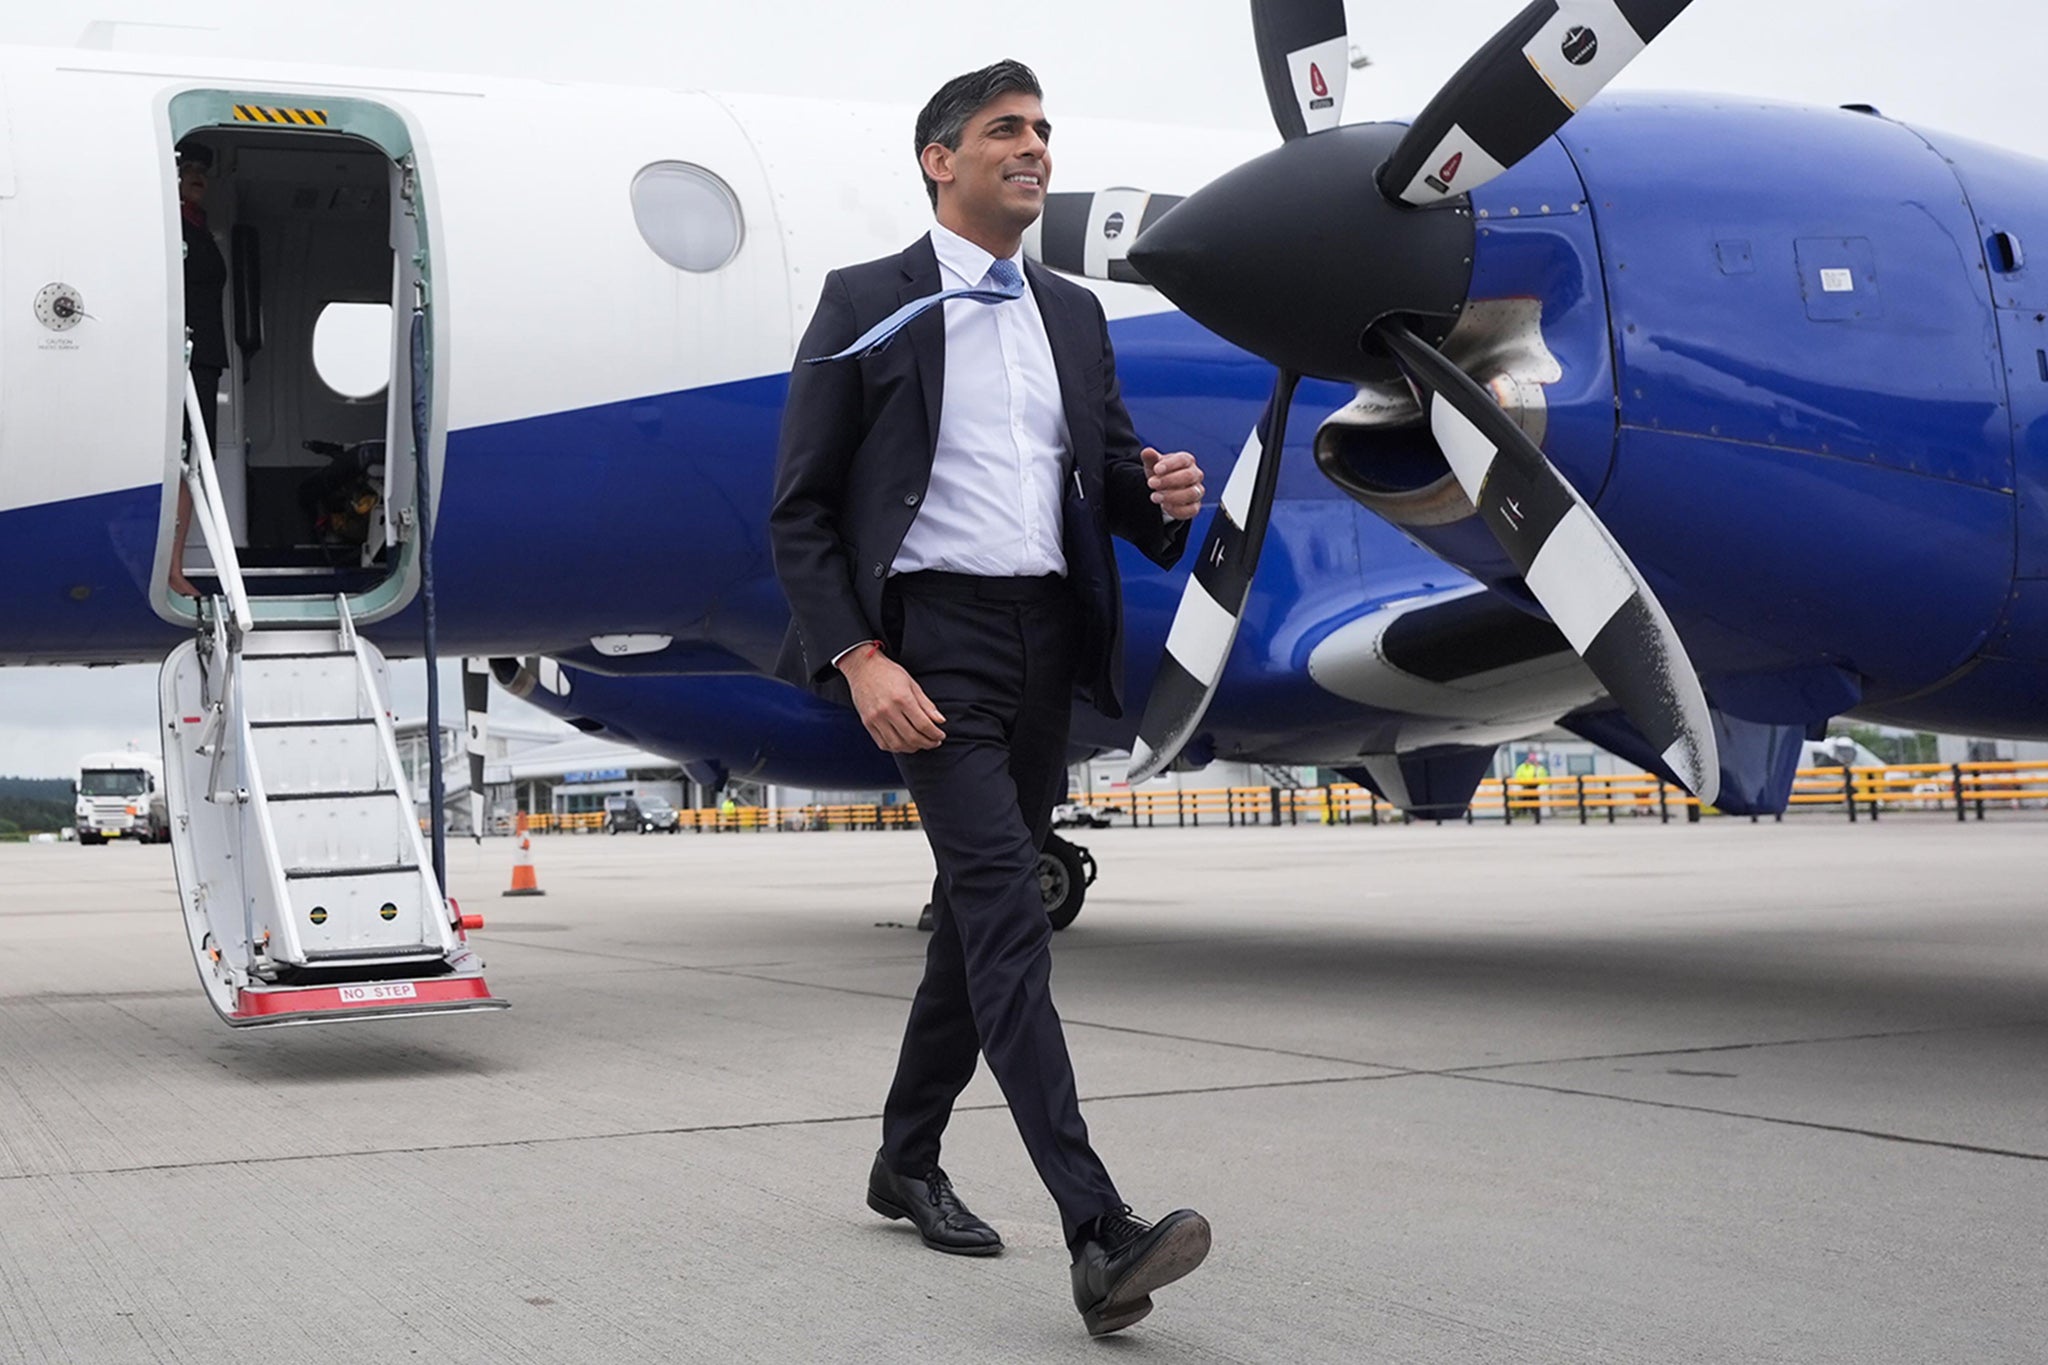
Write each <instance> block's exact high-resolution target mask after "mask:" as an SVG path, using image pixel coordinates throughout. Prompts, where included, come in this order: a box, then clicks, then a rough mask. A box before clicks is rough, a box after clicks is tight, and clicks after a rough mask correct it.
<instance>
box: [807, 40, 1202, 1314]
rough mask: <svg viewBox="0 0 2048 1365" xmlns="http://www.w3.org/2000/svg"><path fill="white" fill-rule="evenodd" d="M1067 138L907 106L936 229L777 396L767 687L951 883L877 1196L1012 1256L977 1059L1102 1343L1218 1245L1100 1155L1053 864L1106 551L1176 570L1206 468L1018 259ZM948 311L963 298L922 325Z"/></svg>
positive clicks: (862, 296)
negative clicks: (1143, 414) (778, 596)
mask: <svg viewBox="0 0 2048 1365" xmlns="http://www.w3.org/2000/svg"><path fill="white" fill-rule="evenodd" d="M1051 132H1052V128H1051V125H1050V124H1049V123H1048V122H1047V121H1046V118H1045V113H1044V109H1043V106H1042V103H1041V94H1040V90H1039V86H1038V81H1037V79H1036V78H1035V77H1034V76H1033V75H1032V74H1031V72H1030V71H1029V69H1027V68H1025V67H1024V66H1022V65H1020V64H1018V63H1016V62H998V63H997V64H995V65H994V66H991V67H987V68H985V69H983V70H981V71H975V72H970V73H969V74H967V75H965V76H961V77H958V78H957V79H955V80H952V81H949V82H947V83H946V85H945V86H943V87H941V89H940V90H939V92H938V93H937V94H935V95H934V96H933V97H932V99H931V101H930V103H928V104H927V105H926V106H925V108H924V110H923V112H922V113H920V114H919V116H918V120H917V128H916V142H917V153H918V164H919V167H920V169H921V171H922V172H923V175H924V181H925V188H926V192H927V194H928V195H929V196H930V197H931V200H932V204H933V208H934V210H935V213H936V218H937V222H936V224H935V225H934V226H933V228H932V231H931V233H930V235H929V236H926V237H922V238H920V239H919V240H918V241H916V242H915V243H913V244H912V245H911V246H910V247H909V248H908V249H906V250H904V251H903V252H901V253H900V254H898V255H895V256H890V257H885V258H883V259H881V260H878V261H870V262H868V263H866V264H863V265H856V266H849V267H847V268H845V269H842V270H836V271H833V272H832V273H831V274H830V275H829V276H827V277H826V280H825V284H824V290H823V295H822V297H821V299H820V300H819V304H818V311H817V314H816V316H815V317H814V318H813V319H812V321H811V325H810V328H809V329H808V330H807V331H806V332H805V334H804V338H803V342H802V344H801V345H800V346H799V347H798V355H799V357H801V359H800V360H799V363H798V364H797V365H796V366H795V368H794V370H793V371H792V373H791V376H790V386H789V399H788V404H787V406H786V407H785V409H784V412H783V421H782V448H781V453H780V459H779V462H778V466H777V471H776V490H775V508H774V512H773V514H772V516H771V525H772V539H773V545H774V551H775V567H776V573H777V575H778V576H779V577H780V579H781V581H782V586H783V589H784V591H785V592H786V593H787V595H788V597H789V602H790V606H791V608H792V613H793V617H794V621H793V623H792V626H791V630H790V636H789V639H788V640H787V641H786V642H785V646H784V650H783V659H782V663H781V667H780V671H781V672H782V673H783V675H784V676H785V677H787V678H789V679H790V680H792V681H795V682H799V683H802V684H804V685H806V686H809V687H811V688H813V689H814V690H816V691H818V692H819V693H821V694H822V695H825V696H829V697H834V698H836V699H839V700H842V701H846V700H850V701H851V702H852V704H853V705H854V706H855V707H856V708H857V709H858V710H859V712H860V716H861V720H862V722H863V723H864V724H865V725H866V726H867V729H868V732H869V734H871V735H872V736H873V737H874V739H875V742H876V743H877V744H878V745H880V746H881V747H882V748H883V749H885V750H887V751H889V752H890V753H893V754H895V755H896V760H897V765H898V767H899V768H900V769H901V771H902V774H903V779H904V782H905V784H906V785H907V786H908V787H909V788H910V792H911V795H912V796H913V797H914V798H915V799H916V801H917V804H918V812H919V816H920V819H921V821H922V823H923V825H924V829H925V833H926V837H927V838H928V839H929V840H930V842H931V847H932V853H933V856H934V858H935V859H936V861H937V863H938V880H937V883H936V885H935V887H934V889H933V909H934V912H935V914H934V919H935V922H934V927H933V932H932V938H931V942H930V945H929V947H928V949H927V952H926V957H925V972H924V979H923V981H922V982H921V983H920V985H919V986H918V991H917V997H916V1000H915V1001H914V1002H913V1003H912V1005H911V1009H910V1022H909V1026H908V1028H907V1029H906V1030H905V1033H904V1038H903V1050H902V1055H901V1058H900V1060H899V1061H898V1064H897V1071H896V1080H895V1083H894V1085H893V1086H892V1087H891V1089H890V1092H889V1098H888V1101H887V1103H886V1105H885V1106H884V1111H883V1120H882V1147H881V1150H880V1152H879V1153H878V1154H877V1155H876V1158H875V1164H874V1168H873V1171H872V1172H871V1173H870V1175H869V1180H868V1203H869V1205H870V1206H871V1207H872V1208H874V1209H875V1210H876V1211H877V1212H880V1213H883V1214H885V1215H887V1216H889V1217H892V1218H908V1219H910V1220H911V1221H912V1222H913V1223H915V1224H916V1226H917V1228H918V1231H919V1232H920V1234H921V1235H922V1237H923V1239H924V1242H925V1244H926V1245H927V1246H930V1247H933V1248H935V1249H937V1250H940V1251H947V1252H952V1253H955V1254H961V1255H993V1254H995V1253H997V1252H999V1251H1000V1250H1001V1249H1002V1241H1001V1238H1000V1237H999V1236H998V1235H997V1234H996V1232H995V1230H994V1229H993V1228H991V1227H989V1225H988V1224H987V1223H985V1222H983V1221H982V1220H980V1219H979V1218H977V1217H975V1216H974V1215H973V1214H972V1213H971V1212H969V1211H968V1209H967V1207H966V1206H965V1205H964V1204H963V1203H962V1202H961V1201H960V1198H959V1196H958V1195H957V1194H956V1193H955V1192H954V1190H953V1187H952V1183H951V1181H950V1180H948V1179H947V1177H946V1175H945V1172H944V1171H943V1170H942V1169H941V1168H940V1167H939V1164H938V1159H939V1139H940V1135H941V1133H942V1132H943V1131H944V1129H945V1125H946V1120H947V1119H948V1117H949V1116H950V1115H951V1113H952V1107H953V1102H954V1100H955V1098H956V1097H957V1096H958V1095H959V1093H960V1091H961V1090H962V1089H963V1088H964V1087H965V1086H966V1084H967V1082H968V1080H969V1078H970V1077H972V1075H973V1074H974V1067H975V1058H976V1054H977V1052H979V1053H980V1054H981V1055H982V1056H985V1057H987V1058H988V1063H989V1069H990V1071H991V1072H992V1073H993V1074H994V1075H995V1078H996V1081H997V1083H998V1084H999V1085H1001V1087H1002V1090H1003V1095H1004V1097H1005V1099H1007V1101H1008V1102H1009V1106H1010V1112H1011V1115H1012V1117H1013V1118H1014V1119H1015V1120H1016V1123H1017V1128H1018V1131H1019V1133H1020V1134H1021V1135H1022V1136H1023V1139H1024V1145H1025V1148H1026V1150H1027V1151H1028V1152H1029V1154H1030V1156H1031V1160H1032V1162H1033V1163H1034V1164H1035V1165H1036V1166H1037V1168H1038V1173H1039V1176H1040V1177H1041V1178H1042V1179H1043V1180H1044V1181H1045V1184H1046V1188H1047V1189H1048V1190H1050V1191H1051V1193H1052V1196H1053V1199H1054V1201H1055V1202H1056V1203H1057V1204H1058V1206H1059V1211H1060V1218H1061V1222H1062V1224H1063V1226H1064V1228H1065V1230H1066V1234H1067V1240H1068V1245H1069V1248H1070V1249H1071V1250H1072V1252H1073V1255H1074V1266H1073V1283H1074V1298H1075V1304H1076V1306H1077V1307H1078V1308H1080V1310H1081V1314H1082V1319H1083V1321H1084V1322H1085V1323H1086V1325H1087V1327H1088V1330H1089V1331H1090V1333H1092V1334H1096V1335H1100V1334H1102V1333H1106V1332H1113V1331H1116V1330H1118V1329H1119V1328H1122V1327H1126V1326H1129V1325H1130V1324H1131V1323H1133V1322H1136V1321H1137V1320H1138V1319H1139V1318H1141V1317H1143V1316H1144V1315H1145V1314H1146V1313H1147V1312H1149V1311H1151V1307H1152V1301H1151V1297H1150V1296H1151V1293H1152V1291H1153V1290H1156V1289H1158V1288H1159V1287H1161V1286H1162V1285H1165V1284H1167V1283H1169V1282H1171V1281H1173V1280H1175V1279H1178V1278H1180V1277H1181V1276H1182V1275H1185V1274H1187V1273H1188V1272H1189V1271H1190V1270H1193V1269H1194V1268H1195V1266H1197V1265H1198V1264H1200V1262H1201V1260H1202V1258H1203V1256H1205V1255H1206V1254H1207V1252H1208V1249H1209V1225H1208V1223H1207V1221H1206V1220H1204V1219H1203V1218H1202V1216H1201V1215H1200V1214H1198V1213H1195V1212H1193V1211H1192V1210H1188V1209H1180V1210H1177V1211H1175V1212H1174V1213H1171V1214H1169V1215H1167V1216H1166V1217H1165V1218H1162V1219H1161V1220H1159V1222H1158V1223H1157V1224H1150V1223H1146V1222H1144V1221H1143V1220H1141V1219H1139V1218H1137V1217H1135V1216H1134V1215H1132V1213H1131V1211H1130V1208H1129V1206H1128V1205H1126V1204H1125V1203H1124V1202H1123V1200H1122V1199H1121V1197H1120V1196H1119V1195H1118V1193H1117V1190H1116V1186H1115V1185H1114V1184H1113V1183H1112V1182H1111V1181H1110V1178H1109V1173H1108V1172H1107V1170H1105V1169H1104V1167H1103V1164H1102V1162H1101V1160H1100V1159H1099V1158H1098V1157H1097V1156H1096V1154H1095V1151H1094V1149H1093V1148H1092V1147H1091V1146H1090V1145H1089V1141H1088V1129H1087V1125H1086V1124H1085V1123H1083V1122H1082V1119H1081V1111H1080V1104H1079V1100H1078V1098H1077V1095H1076V1091H1075V1084H1074V1074H1073V1068H1072V1065H1071V1063H1070V1062H1069V1060H1068V1056H1067V1047H1066V1039H1065V1036H1064V1034H1063V1033H1062V1031H1061V1028H1060V1021H1059V1015H1058V1014H1057V1013H1056V1012H1055V1010H1054V1008H1053V1003H1052V996H1051V993H1050V979H1051V970H1052V958H1051V933H1052V931H1051V926H1050V925H1049V924H1048V923H1047V921H1046V917H1045V911H1044V906H1043V903H1042V901H1041V899H1040V895H1039V890H1038V880H1037V862H1038V852H1039V849H1040V848H1041V846H1042V845H1043V844H1044V842H1045V836H1046V831H1047V827H1048V823H1049V821H1050V817H1051V812H1052V807H1053V805H1054V803H1055V802H1056V801H1058V800H1059V798H1060V797H1061V796H1062V795H1063V794H1064V792H1065V787H1066V782H1065V774H1066V746H1067V728H1068V721H1069V717H1070V712H1071V707H1072V704H1073V701H1074V699H1075V697H1076V695H1077V693H1078V695H1080V696H1082V697H1084V698H1085V699H1087V700H1089V701H1091V702H1092V703H1093V704H1094V705H1095V706H1096V707H1098V708H1100V709H1101V710H1102V711H1103V712H1105V713H1106V714H1108V715H1110V716H1112V717H1114V716H1117V715H1120V714H1121V708H1122V699H1121V696H1120V689H1121V679H1122V667H1121V665H1122V658H1123V640H1122V599H1121V592H1120V589H1119V586H1118V582H1117V574H1116V560H1115V556H1114V553H1113V551H1112V549H1111V545H1110V536H1111V534H1112V533H1114V534H1117V535H1120V536H1122V537H1124V538H1125V539H1126V540H1129V541H1130V542H1132V543H1133V544H1135V545H1136V546H1138V548H1139V549H1140V550H1142V551H1143V552H1144V553H1145V554H1146V555H1147V557H1149V558H1151V559H1152V560H1153V561H1155V562H1156V563H1158V564H1160V565H1162V566H1170V565H1171V564H1173V562H1174V561H1175V560H1177V559H1178V558H1179V557H1180V554H1181V552H1182V550H1183V549H1184V548H1185V545H1186V542H1187V522H1188V520H1189V519H1190V518H1192V517H1193V516H1194V515H1195V512H1196V511H1197V510H1198V509H1199V508H1200V506H1201V501H1202V472H1201V470H1200V468H1198V467H1197V465H1196V463H1195V460H1194V458H1193V457H1192V456H1190V455H1188V454H1187V453H1186V452H1180V453H1177V454H1171V455H1161V454H1160V453H1159V452H1158V451H1156V450H1153V449H1151V448H1150V447H1142V448H1141V445H1140V443H1139V441H1138V438H1137V435H1136V433H1135V431H1134V430H1133V428H1132V425H1131V419H1130V414H1129V413H1128V412H1126V411H1125V409H1124V404H1123V399H1122V396H1121V393H1120V390H1119V388H1118V385H1117V378H1116V362H1115V357H1114V356H1113V355H1112V353H1111V350H1110V344H1109V330H1108V326H1107V324H1106V322H1105V320H1104V317H1103V312H1102V307H1101V304H1100V303H1099V302H1098V301H1097V300H1096V298H1095V296H1094V295H1093V294H1092V293H1090V292H1089V291H1088V290H1086V289H1083V288H1081V287H1080V286H1078V285H1075V284H1072V283H1070V282H1068V281H1066V280H1063V279H1061V278H1059V277H1058V276H1055V275H1052V274H1049V273H1047V272H1045V271H1043V270H1040V269H1039V268H1038V267H1037V266H1035V265H1032V264H1029V263H1026V262H1024V260H1023V257H1022V250H1021V243H1022V236H1023V233H1024V230H1025V229H1026V228H1027V227H1029V226H1030V225H1031V224H1032V223H1033V222H1034V221H1035V220H1036V219H1037V217H1038V215H1039V213H1040V212H1041V211H1042V210H1043V208H1044V204H1045V193H1046V187H1047V184H1048V182H1049V180H1050V178H1051V170H1052V158H1051V153H1050V151H1049V149H1048V147H1047V142H1048V140H1049V139H1050V137H1051ZM941 291H954V292H953V293H951V294H948V295H947V297H948V299H949V300H950V301H948V302H944V303H941V304H938V305H936V306H932V305H931V304H930V302H929V301H930V300H931V299H932V298H933V296H935V295H939V294H940V293H941ZM921 301H922V302H921ZM920 309H921V311H920ZM905 314H910V315H911V316H909V317H908V319H907V320H906V318H905V316H904V315H905ZM897 328H900V335H897V334H896V332H895V331H894V330H893V329H897ZM891 336H894V344H890V337H891ZM842 352H843V353H844V354H837V353H842ZM824 357H834V358H832V359H829V360H826V361H825V362H824V363H817V364H812V363H805V362H808V361H814V360H818V359H820V358H824Z"/></svg>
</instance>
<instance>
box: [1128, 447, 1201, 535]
mask: <svg viewBox="0 0 2048 1365" xmlns="http://www.w3.org/2000/svg"><path fill="white" fill-rule="evenodd" d="M1140 454H1141V456H1142V458H1143V459H1144V461H1145V482H1146V483H1148V484H1150V485H1151V486H1152V501H1154V502H1156V503H1158V504H1159V510H1160V511H1162V512H1164V513H1166V515H1167V516H1169V517H1172V518H1173V519H1174V520H1175V521H1189V520H1192V519H1193V518H1194V515H1195V513H1197V512H1199V511H1201V510H1202V467H1201V466H1200V465H1198V464H1196V463H1195V457H1194V456H1192V455H1190V454H1188V453H1187V452H1186V451H1185V450H1181V451H1176V452H1175V453H1173V454H1171V455H1161V454H1160V453H1159V452H1158V451H1156V450H1154V449H1153V448H1152V447H1151V446H1146V447H1145V449H1144V450H1143V451H1142V452H1140Z"/></svg>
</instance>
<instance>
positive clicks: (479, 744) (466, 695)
mask: <svg viewBox="0 0 2048 1365" xmlns="http://www.w3.org/2000/svg"><path fill="white" fill-rule="evenodd" d="M462 709H463V711H464V712H466V713H467V715H466V719H467V720H468V723H469V734H468V737H467V738H466V740H465V746H466V747H467V748H468V750H469V832H470V836H471V837H472V838H476V839H481V838H483V836H484V741H485V740H486V738H487V737H488V736H489V734H490V724H491V716H490V712H491V661H490V660H488V659H484V658H477V657H470V658H465V659H464V660H463V661H462Z"/></svg>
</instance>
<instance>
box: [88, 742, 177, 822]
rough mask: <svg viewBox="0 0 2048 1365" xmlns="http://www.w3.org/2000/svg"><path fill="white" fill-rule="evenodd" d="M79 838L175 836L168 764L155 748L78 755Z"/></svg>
mask: <svg viewBox="0 0 2048 1365" xmlns="http://www.w3.org/2000/svg"><path fill="white" fill-rule="evenodd" d="M74 810H75V813H76V815H77V817H78V842H79V843H81V844H103V843H105V842H106V841H107V840H109V839H133V840H135V841H136V842H137V843H142V844H156V843H163V842H165V841H167V840H168V839H169V838H170V837H171V817H170V810H169V807H167V806H166V805H165V804H164V765H163V760H161V759H159V758H158V757H157V756H156V755H155V754H140V753H119V754H87V755H86V756H85V757H84V758H82V759H80V760H79V761H78V801H77V804H76V806H75V807H74Z"/></svg>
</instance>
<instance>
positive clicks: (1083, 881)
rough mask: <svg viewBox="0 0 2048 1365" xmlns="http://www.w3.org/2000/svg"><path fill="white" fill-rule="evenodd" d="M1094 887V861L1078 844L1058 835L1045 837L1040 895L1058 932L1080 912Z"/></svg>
mask: <svg viewBox="0 0 2048 1365" xmlns="http://www.w3.org/2000/svg"><path fill="white" fill-rule="evenodd" d="M1094 884H1095V859H1094V858H1093V857H1091V856H1089V853H1088V850H1087V849H1085V848H1082V847H1080V846H1079V845H1078V844H1070V843H1068V842H1067V841H1066V840H1065V839H1062V838H1061V837H1060V836H1059V835H1057V834H1048V835H1046V836H1045V849H1044V851H1043V852H1041V853H1040V854H1039V855H1038V894H1039V895H1041V896H1043V897H1044V898H1045V917H1046V918H1047V919H1048V920H1051V921H1052V927H1053V928H1055V929H1064V928H1066V927H1067V926H1068V925H1069V924H1072V923H1073V922H1074V918H1075V916H1077V915H1079V914H1080V913H1081V902H1082V901H1084V900H1086V899H1087V898H1088V888H1089V887H1091V886H1093V885H1094Z"/></svg>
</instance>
